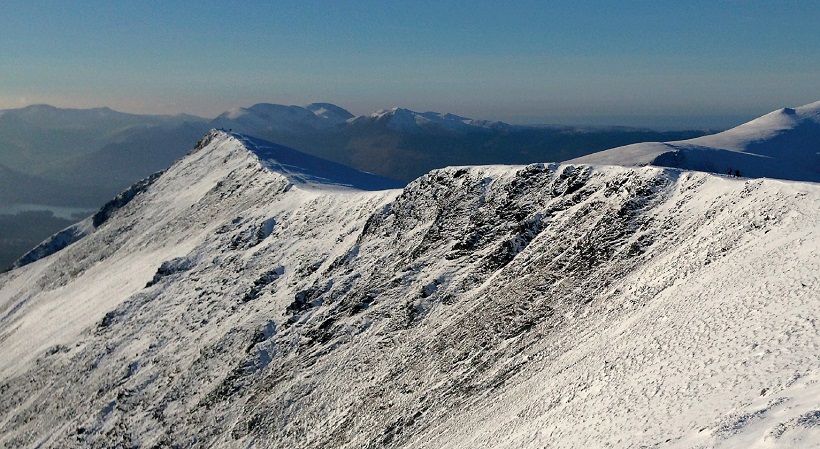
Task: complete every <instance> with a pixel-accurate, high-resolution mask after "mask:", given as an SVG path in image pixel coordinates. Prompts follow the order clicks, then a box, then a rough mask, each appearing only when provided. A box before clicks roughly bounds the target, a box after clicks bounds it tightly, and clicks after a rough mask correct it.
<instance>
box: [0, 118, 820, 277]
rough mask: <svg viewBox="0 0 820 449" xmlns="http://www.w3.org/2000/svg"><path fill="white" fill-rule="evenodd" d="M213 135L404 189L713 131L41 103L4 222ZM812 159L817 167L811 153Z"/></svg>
mask: <svg viewBox="0 0 820 449" xmlns="http://www.w3.org/2000/svg"><path fill="white" fill-rule="evenodd" d="M798 112H799V111H798ZM212 128H222V129H226V130H233V131H235V132H239V133H242V134H245V135H249V136H254V137H257V138H260V139H264V140H267V141H270V142H274V143H276V144H279V145H283V146H286V147H289V148H294V149H297V150H299V151H302V152H304V153H307V154H310V155H313V156H316V157H320V158H322V159H326V160H329V161H333V162H336V163H339V164H342V165H346V166H349V167H352V168H355V169H358V170H361V171H365V172H369V173H373V174H377V175H380V176H384V177H387V178H391V179H396V180H398V181H401V182H404V183H406V182H409V181H411V180H413V179H415V178H417V177H419V176H421V175H423V174H425V173H427V172H429V171H430V170H432V169H435V168H441V167H445V166H460V165H478V164H526V163H532V162H560V161H566V160H570V159H573V158H578V157H581V156H584V155H588V154H591V153H595V152H598V151H601V150H606V149H609V148H614V147H621V146H624V145H629V144H634V143H638V142H651V141H657V142H674V141H682V140H686V139H692V138H697V137H702V136H704V135H706V134H707V133H708V131H704V130H692V131H676V132H657V131H652V130H648V129H635V128H624V127H612V128H588V127H569V126H516V125H510V124H507V123H503V122H497V121H488V120H476V119H471V118H467V117H461V116H458V115H454V114H449V113H439V112H415V111H411V110H409V109H404V108H392V109H384V110H380V111H377V112H374V113H371V114H366V115H362V116H354V115H353V114H352V113H350V112H349V111H347V110H345V109H344V108H341V107H339V106H336V105H333V104H330V103H313V104H309V105H307V106H304V107H302V106H285V105H277V104H267V103H260V104H256V105H254V106H251V107H248V108H235V109H231V110H229V111H226V112H225V113H223V114H220V115H219V116H218V117H216V118H214V119H205V118H201V117H195V116H191V115H176V116H162V115H138V114H127V113H122V112H117V111H113V110H111V109H109V108H97V109H61V108H55V107H52V106H47V105H35V106H29V107H26V108H22V109H10V110H3V111H0V170H2V175H3V179H0V187H2V189H0V215H3V214H4V212H3V210H7V209H4V208H3V206H4V205H6V206H7V205H9V204H20V203H24V204H36V205H48V206H56V207H73V208H80V209H96V208H98V207H99V206H100V205H102V204H103V203H104V202H105V201H107V200H108V199H110V198H111V197H113V196H114V195H116V194H117V193H119V192H121V191H122V190H124V189H126V188H127V187H128V186H130V185H131V184H133V183H134V182H135V181H137V180H139V179H142V178H145V177H147V176H149V175H151V174H153V173H155V172H157V171H160V170H163V169H165V168H167V167H168V166H170V165H171V163H172V162H173V161H175V160H178V159H179V158H181V157H182V156H184V155H185V154H186V153H188V152H189V151H190V149H191V148H192V147H193V146H194V144H195V143H196V142H197V140H199V139H200V137H201V136H202V135H204V134H205V133H207V132H208V130H210V129H212ZM786 143H788V142H786V141H784V145H786ZM666 157H667V159H669V158H670V157H669V156H666ZM807 157H809V162H811V161H812V159H811V157H812V156H811V154H808V156H807ZM670 160H671V162H670V161H669V160H667V163H666V164H662V165H674V164H673V163H675V162H678V159H676V158H675V157H672V158H671V159H670ZM641 161H643V160H641ZM661 162H664V161H663V160H660V159H658V160H655V161H654V163H656V164H660V163H661ZM610 163H616V162H610ZM678 166H684V165H683V164H678ZM732 166H733V167H734V166H738V167H740V168H741V169H742V170H744V169H745V167H749V170H748V171H747V170H744V171H747V172H748V173H749V174H754V173H755V172H754V171H753V170H751V165H750V164H745V163H743V164H741V163H739V162H738V163H733V164H732ZM693 168H697V167H693ZM722 170H725V169H724V168H720V169H719V170H714V171H722ZM782 171H783V170H781V172H782ZM800 179H806V178H805V177H803V178H800ZM5 218H8V219H9V220H6V222H5V224H3V223H4V222H0V235H11V234H12V233H16V232H17V229H16V227H19V226H29V225H30V223H31V220H30V219H29V218H28V217H27V218H25V219H19V217H17V218H14V217H5ZM50 223H51V227H45V228H43V231H42V233H38V234H32V236H31V240H24V241H21V240H19V239H15V246H14V248H15V249H13V250H9V251H7V252H6V253H4V252H3V245H4V243H3V241H2V239H0V268H2V267H7V266H9V264H10V263H11V262H12V261H13V258H12V259H11V260H10V258H11V257H12V256H5V257H4V256H3V254H16V256H14V257H15V258H16V257H17V256H19V255H20V254H19V251H20V248H31V247H33V246H34V245H36V244H37V243H38V242H40V241H41V240H42V239H43V238H45V237H46V236H47V235H50V234H51V233H53V232H56V231H58V230H59V229H61V228H62V227H65V226H67V225H68V224H70V222H68V221H66V220H65V219H57V220H55V221H53V222H50Z"/></svg>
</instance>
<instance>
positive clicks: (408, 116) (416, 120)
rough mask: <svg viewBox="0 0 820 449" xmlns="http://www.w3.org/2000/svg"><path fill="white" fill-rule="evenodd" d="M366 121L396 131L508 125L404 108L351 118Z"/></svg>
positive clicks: (459, 129) (451, 129)
mask: <svg viewBox="0 0 820 449" xmlns="http://www.w3.org/2000/svg"><path fill="white" fill-rule="evenodd" d="M364 121H384V122H386V123H387V127H388V128H390V129H392V130H394V131H401V132H415V131H419V130H421V129H424V128H431V127H432V128H440V129H444V130H447V131H465V130H470V129H481V128H504V127H508V126H509V125H506V124H505V123H502V122H493V121H488V120H473V119H470V118H467V117H461V116H458V115H455V114H450V113H440V112H415V111H411V110H409V109H404V108H398V107H395V108H392V109H380V110H378V111H376V112H373V113H371V114H367V115H362V116H359V117H355V118H352V119H350V120H349V122H351V123H356V122H364Z"/></svg>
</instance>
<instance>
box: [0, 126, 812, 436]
mask: <svg viewBox="0 0 820 449" xmlns="http://www.w3.org/2000/svg"><path fill="white" fill-rule="evenodd" d="M249 142H250V141H249V140H247V139H238V138H237V137H235V136H232V135H229V134H226V133H220V132H214V133H212V134H211V135H209V136H208V138H206V139H205V140H203V142H202V144H201V145H200V146H199V147H198V149H197V150H196V151H194V152H193V153H192V154H190V155H189V156H188V157H186V158H185V159H183V160H181V161H180V162H178V163H177V164H175V165H174V166H173V167H171V168H170V169H169V170H168V171H166V172H165V173H164V174H162V175H161V176H159V177H158V178H157V179H156V180H154V182H153V183H152V184H151V185H150V186H148V187H147V188H146V189H145V190H144V191H142V192H141V193H139V194H137V195H136V196H135V197H134V198H133V199H132V200H131V201H130V202H128V203H127V204H125V205H122V207H120V208H118V209H117V210H115V211H113V212H112V213H111V214H110V216H109V218H108V219H107V220H106V221H105V222H104V223H101V224H100V226H99V227H98V228H97V229H95V230H94V232H91V233H90V234H88V235H87V236H86V237H84V238H82V239H80V240H79V241H77V242H76V243H74V244H73V245H71V246H69V247H67V248H65V249H63V250H62V251H59V252H57V253H55V254H53V255H51V256H49V257H46V258H44V259H42V260H39V261H36V262H34V263H32V264H30V265H27V266H25V267H22V268H18V269H16V270H13V271H11V272H9V273H6V274H4V275H2V277H0V317H1V318H0V319H1V320H2V321H0V325H1V326H2V327H1V328H0V329H1V330H0V332H1V333H0V339H1V340H0V341H2V349H0V401H2V404H3V406H2V407H1V408H0V409H2V410H3V412H2V415H0V429H2V432H0V434H2V436H1V437H0V441H2V442H3V444H4V445H6V446H9V447H27V446H36V445H40V446H41V447H116V446H118V445H121V446H127V447H165V446H170V447H173V446H179V447H239V446H241V447H316V448H319V447H322V448H327V447H544V446H548V445H555V446H557V447H600V446H605V445H607V444H610V445H614V446H641V445H646V446H650V447H660V446H663V445H668V446H675V445H679V446H681V447H692V446H698V445H701V446H707V447H710V446H721V445H732V444H742V443H743V442H745V441H758V440H760V439H766V441H768V442H770V443H772V444H773V445H775V446H777V445H781V446H783V447H787V446H789V445H799V444H811V443H812V442H817V441H818V435H817V430H816V429H817V426H816V425H814V424H812V423H815V422H816V417H814V418H813V416H815V415H813V413H814V414H816V413H817V405H816V404H817V401H816V400H815V399H817V398H818V397H820V387H818V385H820V383H818V382H817V380H819V379H820V361H818V359H817V357H816V354H817V351H816V350H817V347H818V344H820V336H818V333H817V329H816V321H817V318H818V316H817V315H818V310H820V307H817V305H818V304H817V301H818V298H820V294H818V293H820V281H818V275H817V273H820V254H818V249H817V248H818V245H817V232H818V228H817V223H818V222H820V221H818V218H820V217H818V211H820V188H818V186H817V185H816V184H810V183H796V182H781V181H772V180H753V181H742V180H734V179H727V178H721V177H716V176H712V175H708V174H704V173H692V172H681V171H676V170H672V169H660V168H621V167H601V168H594V169H593V168H590V167H588V166H572V165H568V166H558V165H530V166H525V167H522V166H519V167H509V166H483V167H453V168H447V169H442V170H437V171H433V172H431V173H429V174H427V175H425V176H423V177H421V178H419V179H417V180H416V181H414V182H412V183H411V184H410V185H408V186H407V187H406V188H405V189H404V190H384V191H366V190H358V189H353V188H351V187H345V186H342V185H339V184H338V183H334V182H332V181H329V180H328V179H327V178H326V177H324V178H321V177H311V176H306V175H305V172H304V171H298V170H296V171H294V170H293V167H288V168H287V169H286V170H285V169H281V170H280V169H279V168H282V164H281V163H280V164H277V163H275V162H276V161H272V160H271V159H270V158H275V155H274V154H273V153H270V152H264V153H260V152H258V151H254V149H253V148H249V147H248V146H249ZM266 158H267V159H266ZM277 167H279V168H277ZM296 172H298V173H299V176H298V179H295V178H294V177H293V173H296ZM320 178H321V179H320ZM306 179H307V180H309V181H307V182H305V180H306ZM357 179H358V178H357ZM812 419H814V420H815V421H812Z"/></svg>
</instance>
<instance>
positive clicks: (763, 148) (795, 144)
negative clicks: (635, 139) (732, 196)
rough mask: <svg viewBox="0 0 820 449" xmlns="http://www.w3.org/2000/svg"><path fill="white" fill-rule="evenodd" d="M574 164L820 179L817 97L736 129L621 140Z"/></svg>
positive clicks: (810, 179) (819, 114)
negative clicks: (673, 138) (681, 137)
mask: <svg viewBox="0 0 820 449" xmlns="http://www.w3.org/2000/svg"><path fill="white" fill-rule="evenodd" d="M570 162H574V163H589V164H617V165H657V166H664V167H677V168H684V169H688V170H698V171H706V172H712V173H727V170H729V169H732V171H733V172H734V170H740V172H741V175H743V176H748V177H753V178H761V177H767V178H779V179H792V180H799V181H812V182H820V101H818V102H815V103H811V104H807V105H805V106H801V107H799V108H796V109H792V108H784V109H779V110H777V111H774V112H771V113H769V114H766V115H764V116H762V117H759V118H757V119H755V120H752V121H751V122H748V123H744V124H742V125H740V126H738V127H736V128H732V129H730V130H727V131H724V132H721V133H718V134H713V135H709V136H703V137H698V138H695V139H689V140H680V141H676V142H666V143H659V142H648V143H637V144H633V145H626V146H623V147H618V148H613V149H611V150H606V151H602V152H600V153H594V154H591V155H588V156H583V157H580V158H577V159H573V160H572V161H570Z"/></svg>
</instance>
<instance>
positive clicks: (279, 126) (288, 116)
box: [211, 103, 353, 133]
mask: <svg viewBox="0 0 820 449" xmlns="http://www.w3.org/2000/svg"><path fill="white" fill-rule="evenodd" d="M352 117H353V114H351V113H350V112H349V111H347V110H345V109H343V108H340V107H339V106H336V105H333V104H330V103H312V104H309V105H307V106H305V107H302V106H285V105H281V104H270V103H259V104H255V105H253V106H251V107H249V108H242V107H238V108H234V109H231V110H229V111H226V112H224V113H222V114H221V115H219V116H218V117H216V118H215V119H213V120H212V121H211V125H212V126H216V127H220V128H224V129H236V130H238V131H242V132H258V131H260V130H278V131H287V132H291V133H297V132H302V131H304V130H305V129H314V130H327V129H330V128H334V127H337V126H339V125H341V124H343V123H345V122H346V121H347V120H348V119H350V118H352Z"/></svg>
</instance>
